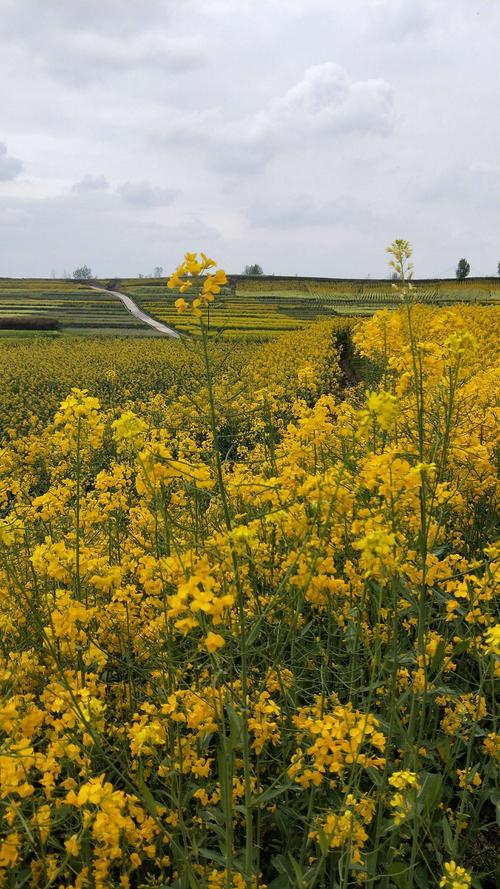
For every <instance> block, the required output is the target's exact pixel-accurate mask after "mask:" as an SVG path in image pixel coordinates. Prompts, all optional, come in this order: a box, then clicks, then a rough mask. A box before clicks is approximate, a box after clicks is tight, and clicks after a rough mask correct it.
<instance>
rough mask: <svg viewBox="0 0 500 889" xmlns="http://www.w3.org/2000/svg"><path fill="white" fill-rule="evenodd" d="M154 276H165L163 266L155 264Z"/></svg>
mask: <svg viewBox="0 0 500 889" xmlns="http://www.w3.org/2000/svg"><path fill="white" fill-rule="evenodd" d="M153 278H163V266H162V265H155V270H154V272H153Z"/></svg>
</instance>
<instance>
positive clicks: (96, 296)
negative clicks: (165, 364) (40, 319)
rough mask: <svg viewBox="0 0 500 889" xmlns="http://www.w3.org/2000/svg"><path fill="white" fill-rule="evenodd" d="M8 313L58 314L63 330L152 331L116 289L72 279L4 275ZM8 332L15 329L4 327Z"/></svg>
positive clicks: (0, 306) (3, 312)
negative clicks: (107, 290)
mask: <svg viewBox="0 0 500 889" xmlns="http://www.w3.org/2000/svg"><path fill="white" fill-rule="evenodd" d="M6 316H7V317H16V318H23V317H26V316H31V317H33V316H35V317H37V316H44V317H50V318H55V319H57V320H58V321H59V323H60V325H61V330H62V331H63V332H67V333H73V334H86V333H99V334H117V333H120V334H126V335H130V334H132V335H133V334H137V333H140V334H141V335H143V336H144V335H147V334H148V332H149V331H148V328H147V327H145V325H143V324H141V323H140V322H139V321H136V319H135V318H133V317H132V315H130V313H129V312H127V310H126V309H125V308H124V306H123V305H122V303H121V302H120V300H119V299H118V298H117V297H116V296H114V295H113V294H112V293H109V294H108V293H100V292H99V291H96V290H92V289H91V288H90V287H87V286H86V285H84V284H76V283H73V282H71V281H54V280H46V279H28V278H22V279H15V278H10V279H9V278H4V279H0V318H2V317H6ZM40 332H41V331H34V332H33V333H35V334H39V333H40ZM23 333H24V334H25V335H27V334H31V333H32V332H31V331H23ZM8 334H10V335H12V334H13V331H7V330H1V331H0V335H1V336H5V335H8Z"/></svg>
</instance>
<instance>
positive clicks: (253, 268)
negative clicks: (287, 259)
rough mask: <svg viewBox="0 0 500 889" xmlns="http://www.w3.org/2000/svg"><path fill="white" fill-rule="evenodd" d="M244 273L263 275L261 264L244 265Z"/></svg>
mask: <svg viewBox="0 0 500 889" xmlns="http://www.w3.org/2000/svg"><path fill="white" fill-rule="evenodd" d="M243 274H244V275H263V274H264V272H263V270H262V266H260V265H259V264H258V263H256V262H255V263H254V264H253V265H246V266H245V268H244V269H243Z"/></svg>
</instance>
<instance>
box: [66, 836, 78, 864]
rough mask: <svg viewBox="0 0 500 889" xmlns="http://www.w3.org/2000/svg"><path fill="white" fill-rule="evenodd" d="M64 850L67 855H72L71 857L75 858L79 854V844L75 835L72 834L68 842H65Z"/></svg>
mask: <svg viewBox="0 0 500 889" xmlns="http://www.w3.org/2000/svg"><path fill="white" fill-rule="evenodd" d="M64 848H65V849H66V852H68V854H69V855H73V857H74V858H76V856H77V855H78V854H79V852H80V844H79V842H78V837H77V835H76V833H74V834H73V836H70V838H69V840H65V842H64Z"/></svg>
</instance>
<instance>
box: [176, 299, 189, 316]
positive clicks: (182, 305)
mask: <svg viewBox="0 0 500 889" xmlns="http://www.w3.org/2000/svg"><path fill="white" fill-rule="evenodd" d="M174 305H175V308H176V309H177V311H178V312H179V314H180V315H182V313H183V312H185V311H186V309H188V308H189V303H187V302H186V300H185V299H183V298H182V297H180V299H176V301H175V303H174Z"/></svg>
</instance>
